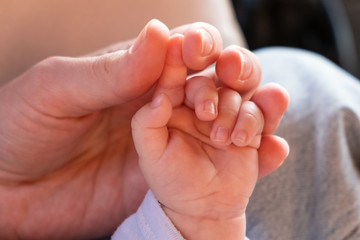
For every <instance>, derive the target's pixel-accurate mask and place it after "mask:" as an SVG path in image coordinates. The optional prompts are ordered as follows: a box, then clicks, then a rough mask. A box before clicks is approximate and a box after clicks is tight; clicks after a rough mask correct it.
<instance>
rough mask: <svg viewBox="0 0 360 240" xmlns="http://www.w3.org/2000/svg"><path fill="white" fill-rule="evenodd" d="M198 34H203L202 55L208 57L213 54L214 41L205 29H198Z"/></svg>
mask: <svg viewBox="0 0 360 240" xmlns="http://www.w3.org/2000/svg"><path fill="white" fill-rule="evenodd" d="M197 31H198V33H200V34H201V40H202V50H201V55H202V56H207V55H209V54H210V53H211V52H212V49H213V47H214V41H213V38H212V37H211V35H210V33H209V32H208V31H206V30H205V29H202V28H200V29H198V30H197Z"/></svg>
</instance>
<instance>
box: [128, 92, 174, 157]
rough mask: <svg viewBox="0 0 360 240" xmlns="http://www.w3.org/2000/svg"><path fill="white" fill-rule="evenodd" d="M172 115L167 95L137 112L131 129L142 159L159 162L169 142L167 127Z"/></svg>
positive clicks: (157, 97) (162, 95) (157, 98)
mask: <svg viewBox="0 0 360 240" xmlns="http://www.w3.org/2000/svg"><path fill="white" fill-rule="evenodd" d="M171 114H172V105H171V101H170V99H169V97H168V96H167V95H166V94H160V95H158V96H156V97H155V98H154V99H153V100H152V102H151V103H148V104H147V105H145V106H143V107H142V108H141V109H140V110H139V111H137V112H136V114H135V115H134V117H133V118H132V121H131V128H132V134H133V139H134V143H135V148H136V151H137V153H138V155H139V158H140V159H153V160H157V159H159V158H160V156H161V155H162V154H163V152H164V151H165V148H166V145H167V142H168V129H167V126H166V125H167V123H168V121H169V119H170V117H171Z"/></svg>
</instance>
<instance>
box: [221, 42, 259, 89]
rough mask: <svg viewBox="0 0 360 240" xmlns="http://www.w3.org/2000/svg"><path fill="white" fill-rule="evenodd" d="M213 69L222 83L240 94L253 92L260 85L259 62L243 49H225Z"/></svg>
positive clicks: (231, 47) (230, 47)
mask: <svg viewBox="0 0 360 240" xmlns="http://www.w3.org/2000/svg"><path fill="white" fill-rule="evenodd" d="M215 69H216V73H217V75H218V77H219V80H220V81H221V82H222V83H224V84H225V85H227V86H229V87H231V88H233V89H236V90H237V91H239V92H240V93H242V94H244V93H247V92H251V91H253V90H254V89H255V88H256V87H257V86H258V85H259V84H260V80H261V66H260V62H259V60H258V59H257V57H256V55H255V54H253V53H252V52H251V51H249V50H247V49H245V48H241V47H238V46H229V47H227V48H226V49H225V50H224V51H222V53H221V54H220V56H219V58H218V60H217V62H216V66H215Z"/></svg>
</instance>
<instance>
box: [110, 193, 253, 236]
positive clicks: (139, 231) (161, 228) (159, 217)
mask: <svg viewBox="0 0 360 240" xmlns="http://www.w3.org/2000/svg"><path fill="white" fill-rule="evenodd" d="M111 239H112V240H127V239H131V240H162V239H166V240H185V239H184V238H183V237H182V235H181V233H180V232H179V231H178V230H177V229H176V228H175V226H174V225H173V224H172V222H171V220H170V219H169V218H168V217H167V216H166V214H165V213H164V211H163V210H162V208H161V206H160V204H159V202H158V201H157V200H156V198H155V196H154V195H153V193H152V192H151V191H149V192H148V193H147V194H146V196H145V199H144V201H143V202H142V203H141V205H140V207H139V209H138V210H137V212H136V213H135V214H133V215H131V216H130V217H128V218H127V219H126V220H125V221H124V222H123V223H122V224H121V225H120V226H119V227H118V229H117V230H116V231H115V232H114V234H113V235H112V237H111ZM245 240H249V239H248V238H245Z"/></svg>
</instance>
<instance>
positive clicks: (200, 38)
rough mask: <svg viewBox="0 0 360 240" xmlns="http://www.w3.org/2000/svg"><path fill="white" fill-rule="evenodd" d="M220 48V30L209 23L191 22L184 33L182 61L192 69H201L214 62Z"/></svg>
mask: <svg viewBox="0 0 360 240" xmlns="http://www.w3.org/2000/svg"><path fill="white" fill-rule="evenodd" d="M221 50H222V38H221V35H220V32H219V31H218V30H217V29H216V28H215V27H214V26H212V25H210V24H206V23H201V22H199V23H194V24H191V25H189V27H188V29H187V30H186V31H185V33H184V43H183V57H184V62H185V64H186V65H187V67H188V68H190V69H192V70H197V71H198V70H203V69H205V68H206V67H208V66H209V65H210V64H212V63H214V62H215V61H216V60H217V58H218V57H219V55H220V52H221Z"/></svg>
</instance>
